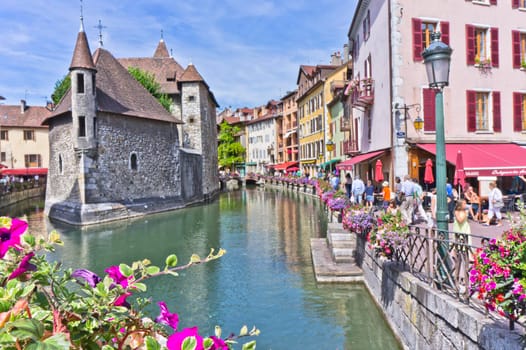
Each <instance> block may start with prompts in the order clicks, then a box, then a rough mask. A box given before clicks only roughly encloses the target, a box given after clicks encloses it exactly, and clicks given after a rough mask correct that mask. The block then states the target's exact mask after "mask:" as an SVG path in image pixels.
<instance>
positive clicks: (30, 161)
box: [24, 154, 41, 168]
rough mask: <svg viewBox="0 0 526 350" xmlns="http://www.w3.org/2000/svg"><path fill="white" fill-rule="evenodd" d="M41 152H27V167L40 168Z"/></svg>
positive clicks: (25, 157)
mask: <svg viewBox="0 0 526 350" xmlns="http://www.w3.org/2000/svg"><path fill="white" fill-rule="evenodd" d="M40 158H41V157H40V154H25V155H24V162H25V167H26V168H40V166H41V161H40Z"/></svg>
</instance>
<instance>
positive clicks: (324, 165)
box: [320, 158, 341, 169]
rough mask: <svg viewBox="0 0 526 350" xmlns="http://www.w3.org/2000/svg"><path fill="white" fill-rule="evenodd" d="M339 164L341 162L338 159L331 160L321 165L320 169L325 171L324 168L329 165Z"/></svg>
mask: <svg viewBox="0 0 526 350" xmlns="http://www.w3.org/2000/svg"><path fill="white" fill-rule="evenodd" d="M339 162H341V159H340V158H334V159H331V160H329V161H327V162H325V163H321V164H320V167H321V168H322V169H325V168H327V167H329V166H330V165H334V164H335V163H339Z"/></svg>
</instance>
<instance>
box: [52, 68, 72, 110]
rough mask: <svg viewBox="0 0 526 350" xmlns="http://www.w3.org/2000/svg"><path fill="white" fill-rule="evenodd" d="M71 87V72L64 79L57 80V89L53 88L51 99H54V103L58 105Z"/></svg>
mask: <svg viewBox="0 0 526 350" xmlns="http://www.w3.org/2000/svg"><path fill="white" fill-rule="evenodd" d="M70 87H71V78H70V76H69V74H67V75H65V76H64V77H63V78H62V79H59V80H57V81H56V82H55V89H54V90H53V93H52V94H51V99H52V100H53V103H54V104H55V105H57V104H58V103H59V102H60V100H62V97H64V95H65V94H66V92H68V90H69V88H70Z"/></svg>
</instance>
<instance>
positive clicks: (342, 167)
mask: <svg viewBox="0 0 526 350" xmlns="http://www.w3.org/2000/svg"><path fill="white" fill-rule="evenodd" d="M384 152H385V151H374V152H369V153H364V154H360V155H357V156H355V157H352V158H351V159H347V160H346V161H344V162H341V163H340V164H338V165H336V169H338V170H352V167H353V165H355V164H358V163H361V162H364V161H366V160H370V159H373V158H376V157H378V156H380V155H382V154H383V153H384Z"/></svg>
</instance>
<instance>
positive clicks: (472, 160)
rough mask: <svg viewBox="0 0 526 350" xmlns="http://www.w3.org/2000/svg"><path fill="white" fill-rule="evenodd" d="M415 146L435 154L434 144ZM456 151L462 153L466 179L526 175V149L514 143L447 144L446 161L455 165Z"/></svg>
mask: <svg viewBox="0 0 526 350" xmlns="http://www.w3.org/2000/svg"><path fill="white" fill-rule="evenodd" d="M417 146H418V147H420V148H421V149H423V150H425V151H427V152H429V153H432V154H436V145H435V144H434V143H433V144H431V143H426V144H417ZM458 151H461V152H462V158H463V160H464V170H465V174H466V177H477V176H520V175H526V148H523V147H521V146H519V145H516V144H514V143H483V144H482V143H448V144H446V160H447V161H448V162H449V163H451V164H454V165H455V163H456V161H457V153H458Z"/></svg>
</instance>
